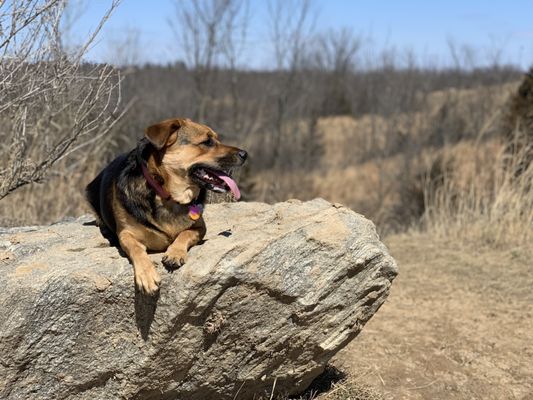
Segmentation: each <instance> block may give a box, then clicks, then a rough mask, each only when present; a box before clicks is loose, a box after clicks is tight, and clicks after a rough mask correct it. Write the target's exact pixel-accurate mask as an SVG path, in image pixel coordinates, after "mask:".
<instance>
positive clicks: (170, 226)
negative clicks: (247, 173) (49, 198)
mask: <svg viewBox="0 0 533 400" xmlns="http://www.w3.org/2000/svg"><path fill="white" fill-rule="evenodd" d="M144 136H145V137H144V138H142V139H141V140H140V141H139V143H138V145H137V147H136V148H135V149H133V150H132V151H131V152H129V153H126V154H122V155H120V156H118V157H117V158H116V159H114V160H113V161H112V162H111V163H110V164H109V165H108V166H107V167H105V168H104V169H103V170H102V171H101V172H100V173H99V174H98V176H96V178H95V179H94V180H93V181H92V182H91V183H89V184H88V185H87V188H86V198H87V200H88V202H89V203H90V204H91V206H92V208H93V210H94V212H95V213H96V215H97V224H98V225H99V226H100V229H101V230H102V233H103V234H104V236H106V237H108V238H109V239H110V241H115V242H116V243H118V244H119V245H120V247H121V248H122V250H124V252H125V253H126V254H127V256H128V257H129V259H130V261H131V263H132V264H133V269H134V275H135V283H136V285H137V287H138V288H139V290H140V291H141V292H143V293H145V294H147V295H154V294H156V293H157V292H158V290H159V285H160V283H161V278H160V276H159V274H158V272H157V271H156V269H155V267H154V265H153V263H152V261H151V260H150V258H149V257H148V253H147V251H161V252H162V251H165V254H164V256H163V258H162V262H163V264H164V266H165V267H166V268H167V269H169V270H174V269H177V268H179V267H181V266H182V265H183V264H185V262H186V260H187V251H188V250H189V249H190V248H191V247H192V246H194V245H196V244H197V243H198V242H199V241H201V240H202V238H203V237H204V235H205V232H206V227H205V222H204V219H203V217H202V211H203V203H204V200H205V194H206V190H211V191H215V192H228V191H231V192H232V193H233V196H234V197H235V198H236V199H237V200H238V199H239V197H240V191H239V188H238V186H237V184H236V183H235V181H234V180H233V179H232V178H231V177H230V173H231V170H232V169H233V168H235V167H239V166H241V165H243V164H244V162H245V161H246V158H247V157H248V154H247V152H246V151H244V150H241V149H239V148H237V147H231V146H226V145H224V144H222V143H221V142H220V140H219V138H218V135H217V134H216V133H215V132H214V131H213V130H212V129H211V128H209V127H208V126H206V125H202V124H199V123H196V122H193V121H191V120H190V119H182V118H174V119H168V120H165V121H162V122H160V123H157V124H155V125H152V126H149V127H148V128H146V130H145V135H144Z"/></svg>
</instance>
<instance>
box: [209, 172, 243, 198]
mask: <svg viewBox="0 0 533 400" xmlns="http://www.w3.org/2000/svg"><path fill="white" fill-rule="evenodd" d="M213 172H214V173H215V174H216V176H217V177H218V178H220V179H222V180H223V181H224V183H225V184H226V185H228V187H229V188H230V190H231V193H233V196H234V197H235V200H239V199H240V198H241V191H240V190H239V187H238V186H237V184H236V183H235V181H234V180H233V179H231V177H229V176H228V175H226V174H225V173H224V172H222V171H213Z"/></svg>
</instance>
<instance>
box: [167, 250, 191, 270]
mask: <svg viewBox="0 0 533 400" xmlns="http://www.w3.org/2000/svg"><path fill="white" fill-rule="evenodd" d="M186 261H187V253H185V252H184V253H173V254H165V255H164V256H163V258H162V259H161V262H162V263H163V265H164V266H165V268H166V269H167V270H168V271H174V270H176V269H178V268H180V267H182V266H183V265H185V262H186Z"/></svg>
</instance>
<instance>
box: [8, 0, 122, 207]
mask: <svg viewBox="0 0 533 400" xmlns="http://www.w3.org/2000/svg"><path fill="white" fill-rule="evenodd" d="M119 2H120V0H112V1H111V4H110V6H109V9H108V11H107V12H106V13H105V15H104V16H103V17H102V19H101V21H100V23H99V25H98V26H97V28H96V29H95V30H94V31H93V32H92V33H91V34H90V35H89V37H88V38H87V39H86V40H85V41H84V42H83V43H81V44H80V45H79V47H78V48H76V49H74V50H73V51H72V52H71V53H70V54H69V53H67V52H66V51H65V50H64V47H63V44H62V41H61V21H62V17H63V15H64V13H65V9H66V6H67V1H66V0H13V1H10V2H5V1H0V93H2V97H0V141H1V144H0V157H1V161H0V199H1V198H3V197H5V196H6V195H8V194H9V193H11V192H13V191H14V190H16V189H17V188H19V187H21V186H24V185H26V184H29V183H33V182H41V181H42V180H43V179H45V177H46V176H47V174H48V173H49V171H50V169H51V167H52V165H53V164H55V163H56V162H58V161H59V160H61V159H62V158H64V157H66V156H67V155H69V154H72V153H73V152H74V151H76V150H79V149H81V148H83V147H85V148H86V146H88V145H89V144H96V143H101V140H100V139H101V138H102V137H103V136H104V135H105V134H106V133H107V132H108V131H109V130H110V129H111V128H112V127H113V125H114V123H115V122H116V120H117V117H119V116H118V115H117V114H116V113H117V112H118V104H119V101H120V95H119V93H118V91H117V89H118V86H119V84H120V78H119V76H118V75H117V73H116V71H115V70H114V69H113V68H111V67H108V66H102V65H96V66H95V65H87V64H84V63H83V61H82V57H83V56H84V55H85V54H86V52H87V50H88V48H89V46H90V45H91V44H92V43H93V42H94V39H95V38H96V35H97V34H98V32H99V31H100V30H101V28H102V26H103V25H104V23H105V22H106V21H107V19H108V18H109V16H110V15H111V13H112V12H113V10H114V9H115V8H116V7H117V6H118V4H119Z"/></svg>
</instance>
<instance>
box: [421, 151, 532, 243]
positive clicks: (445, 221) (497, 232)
mask: <svg viewBox="0 0 533 400" xmlns="http://www.w3.org/2000/svg"><path fill="white" fill-rule="evenodd" d="M443 155H444V161H443V162H444V164H445V165H448V166H449V168H445V169H444V170H443V174H442V177H441V179H442V184H441V185H440V186H439V187H437V188H434V187H432V184H431V183H428V185H427V186H426V191H425V196H426V199H425V203H426V213H425V215H424V217H423V224H422V229H424V230H426V231H429V232H431V233H433V234H435V235H436V236H437V237H454V238H456V239H459V240H462V241H469V242H474V243H478V244H480V245H489V246H494V245H498V246H502V245H509V244H514V245H520V244H524V243H528V242H530V241H531V239H533V164H532V165H529V167H528V168H527V169H526V170H525V171H524V172H523V173H522V174H520V175H518V176H516V174H515V171H516V169H517V168H516V166H517V165H520V164H521V163H522V160H523V158H524V157H525V155H524V153H518V154H508V153H506V151H505V145H504V144H502V143H498V142H496V141H493V142H489V143H485V144H483V145H480V144H479V143H461V144H459V145H457V146H453V147H451V148H447V149H445V150H444V151H443Z"/></svg>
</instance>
